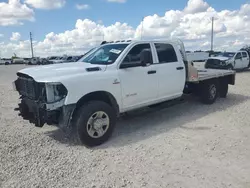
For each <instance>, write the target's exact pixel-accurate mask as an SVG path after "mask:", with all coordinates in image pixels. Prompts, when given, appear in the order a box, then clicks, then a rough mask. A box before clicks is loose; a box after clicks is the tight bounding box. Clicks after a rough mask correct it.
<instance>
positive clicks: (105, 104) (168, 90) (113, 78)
mask: <svg viewBox="0 0 250 188" xmlns="http://www.w3.org/2000/svg"><path fill="white" fill-rule="evenodd" d="M17 76H18V78H17V79H16V80H15V81H14V82H13V86H14V88H15V90H17V91H18V92H19V94H20V99H21V100H20V104H19V108H17V109H16V110H19V111H20V115H21V116H22V117H23V118H24V119H27V120H29V121H30V122H32V123H34V124H35V126H37V127H42V126H43V125H44V124H45V123H47V124H49V125H57V126H58V127H60V128H62V129H63V130H64V129H66V130H74V132H75V134H74V135H75V136H76V137H77V139H78V140H79V141H80V142H81V143H82V144H84V145H86V146H88V147H92V146H97V145H100V144H102V143H104V142H105V141H107V140H108V139H109V138H110V136H111V134H112V132H113V129H114V127H115V124H116V119H117V117H118V116H119V115H120V114H122V113H125V112H128V111H131V110H135V109H138V108H142V107H148V106H152V105H157V104H160V103H163V102H168V101H173V100H175V99H179V98H181V97H182V96H183V95H184V94H191V93H195V94H197V95H199V96H200V98H201V101H202V102H203V103H205V104H212V103H214V102H215V101H216V98H217V97H226V96H227V93H228V85H229V84H230V85H234V84H235V71H230V70H213V69H202V70H197V69H196V68H194V67H193V66H192V65H191V64H190V63H188V62H187V58H186V54H185V48H184V45H183V43H182V41H179V40H177V41H129V42H127V41H125V42H115V43H106V44H103V45H101V46H99V47H98V48H96V49H95V50H93V51H92V52H90V53H89V54H87V55H86V56H84V57H83V58H82V59H81V60H80V61H78V62H76V63H62V64H57V65H46V66H43V67H39V68H36V67H34V68H26V69H23V70H20V71H18V72H17ZM176 101H177V100H176ZM70 128H72V129H70Z"/></svg>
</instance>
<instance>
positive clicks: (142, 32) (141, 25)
mask: <svg viewBox="0 0 250 188" xmlns="http://www.w3.org/2000/svg"><path fill="white" fill-rule="evenodd" d="M143 22H144V17H143V18H142V23H141V40H142V34H143Z"/></svg>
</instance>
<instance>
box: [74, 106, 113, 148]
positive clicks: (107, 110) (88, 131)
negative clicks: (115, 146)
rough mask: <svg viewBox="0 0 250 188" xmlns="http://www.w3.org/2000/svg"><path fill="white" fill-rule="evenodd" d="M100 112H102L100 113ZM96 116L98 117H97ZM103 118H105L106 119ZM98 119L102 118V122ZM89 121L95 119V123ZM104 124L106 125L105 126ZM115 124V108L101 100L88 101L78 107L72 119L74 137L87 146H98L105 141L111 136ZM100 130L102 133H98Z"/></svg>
mask: <svg viewBox="0 0 250 188" xmlns="http://www.w3.org/2000/svg"><path fill="white" fill-rule="evenodd" d="M101 113H103V114H102V115H100V114H101ZM98 116H100V117H99V118H98ZM105 117H106V118H105ZM104 119H107V121H106V120H104ZM99 120H103V121H104V122H102V121H99ZM108 120H109V121H108ZM91 121H96V124H95V123H90V122H91ZM108 122H109V123H108ZM105 124H107V125H106V126H105ZM115 124H116V112H115V110H114V109H113V108H112V107H111V106H110V105H109V104H107V103H105V102H102V101H90V102H88V103H86V104H84V105H83V106H82V107H81V108H79V110H78V111H77V113H76V116H75V117H74V119H73V128H74V130H75V131H74V132H75V136H76V139H77V141H78V142H80V143H81V144H83V145H85V146H87V147H94V146H98V145H101V144H103V143H104V142H106V141H107V140H108V139H109V138H110V137H111V135H112V133H113V130H114V127H115ZM95 126H96V127H97V128H96V127H95ZM98 126H99V127H98ZM97 130H98V132H97ZM101 130H102V131H103V132H104V134H103V135H102V134H99V133H102V132H100V131H101Z"/></svg>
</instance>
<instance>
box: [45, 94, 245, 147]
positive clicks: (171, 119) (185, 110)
mask: <svg viewBox="0 0 250 188" xmlns="http://www.w3.org/2000/svg"><path fill="white" fill-rule="evenodd" d="M249 99H250V97H249V96H244V95H240V94H232V93H231V94H228V97H227V99H218V100H217V101H216V103H214V104H213V105H204V104H201V103H200V102H199V101H198V100H197V99H196V98H194V97H188V100H187V101H186V102H185V103H182V104H178V105H175V106H172V107H171V108H163V107H157V108H152V109H150V108H145V109H140V110H137V111H134V112H131V113H129V115H127V116H125V117H121V118H119V119H118V122H117V125H116V128H115V131H114V133H113V135H112V137H111V138H110V140H109V141H108V142H106V143H104V144H102V145H100V146H98V147H95V148H94V149H105V148H112V147H123V146H127V145H131V144H134V143H136V142H140V141H142V140H145V139H148V138H150V137H154V136H157V135H160V134H163V133H165V132H167V131H170V130H171V129H174V128H178V127H179V128H183V129H192V130H195V131H206V130H209V129H211V128H210V127H192V128H189V127H186V126H185V124H187V123H192V122H194V121H196V120H198V119H200V118H203V117H205V116H208V115H211V114H213V113H216V112H219V111H224V110H227V109H228V108H230V107H233V106H236V105H239V104H241V103H244V102H245V101H247V100H249ZM46 134H47V135H48V136H50V137H52V138H53V139H55V140H57V141H59V142H61V143H64V144H70V145H77V144H76V143H75V141H74V140H73V139H71V138H66V137H65V135H64V134H63V132H62V131H60V130H59V129H58V130H55V131H52V132H48V133H46Z"/></svg>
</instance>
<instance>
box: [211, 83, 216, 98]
mask: <svg viewBox="0 0 250 188" xmlns="http://www.w3.org/2000/svg"><path fill="white" fill-rule="evenodd" d="M216 92H217V90H216V87H215V85H211V86H210V99H214V98H215V96H216Z"/></svg>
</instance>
